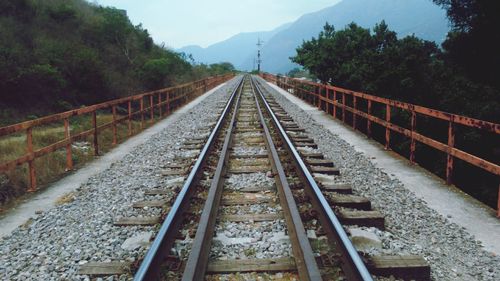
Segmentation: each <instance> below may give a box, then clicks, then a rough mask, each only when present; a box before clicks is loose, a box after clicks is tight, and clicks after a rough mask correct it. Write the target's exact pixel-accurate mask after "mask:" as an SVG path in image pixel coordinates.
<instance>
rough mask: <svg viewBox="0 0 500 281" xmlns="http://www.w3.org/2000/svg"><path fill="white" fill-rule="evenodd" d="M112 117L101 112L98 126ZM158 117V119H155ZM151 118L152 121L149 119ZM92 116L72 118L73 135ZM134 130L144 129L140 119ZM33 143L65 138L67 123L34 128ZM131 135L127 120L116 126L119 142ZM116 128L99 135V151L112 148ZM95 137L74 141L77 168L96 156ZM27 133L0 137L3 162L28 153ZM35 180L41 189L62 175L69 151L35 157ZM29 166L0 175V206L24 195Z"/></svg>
mask: <svg viewBox="0 0 500 281" xmlns="http://www.w3.org/2000/svg"><path fill="white" fill-rule="evenodd" d="M112 120H113V116H112V115H111V114H98V116H97V123H98V125H102V124H105V123H107V122H111V121H112ZM156 120H157V119H156ZM148 121H149V120H148ZM148 121H147V122H145V128H147V127H148V126H150V125H151V124H150V122H148ZM91 128H92V126H91V117H90V116H77V117H73V118H71V119H70V131H71V134H72V135H74V134H78V133H80V132H83V131H86V130H89V129H91ZM132 128H133V133H134V134H136V133H138V132H140V131H141V129H140V120H139V121H137V120H134V121H133V122H132ZM32 134H33V146H34V149H35V150H36V149H40V148H43V147H45V146H48V145H50V144H53V143H55V142H58V141H61V140H63V139H64V124H63V122H59V123H54V124H52V125H51V126H40V127H35V128H33V131H32ZM127 138H128V125H127V123H126V122H123V123H121V124H118V126H117V140H118V143H121V142H123V141H125V140H126V139H127ZM112 141H113V130H112V128H108V129H106V130H104V131H101V132H100V133H99V136H98V142H99V153H100V154H101V155H102V154H104V153H106V152H107V151H109V150H110V149H112V148H113V144H112ZM92 143H93V137H92V136H89V137H87V138H86V139H82V140H80V141H77V142H75V143H73V145H72V149H71V151H72V160H73V165H74V169H78V168H79V167H81V166H82V165H83V164H85V163H86V162H88V161H90V160H92V159H94V150H93V147H92ZM26 152H27V151H26V134H25V133H20V134H12V135H9V136H6V137H2V138H0V163H5V162H8V161H12V160H14V159H16V158H19V157H21V156H23V155H25V154H26ZM34 164H35V170H36V180H37V186H38V188H43V187H44V186H45V185H47V184H48V183H51V182H53V181H55V180H57V179H60V178H61V177H63V176H64V175H65V174H66V173H67V172H68V171H67V167H66V150H65V149H59V150H57V151H54V152H52V153H49V154H47V155H44V156H42V157H40V158H37V159H35V161H34ZM27 166H28V165H27V164H23V165H21V166H18V167H17V168H16V169H14V170H12V171H9V172H7V173H6V174H3V175H2V174H0V206H1V205H2V204H5V203H7V202H9V201H10V200H12V199H14V198H16V197H19V196H20V195H22V194H24V193H25V192H26V190H27V187H28V185H29V179H28V167H27Z"/></svg>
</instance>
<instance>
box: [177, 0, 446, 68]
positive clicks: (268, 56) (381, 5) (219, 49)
mask: <svg viewBox="0 0 500 281" xmlns="http://www.w3.org/2000/svg"><path fill="white" fill-rule="evenodd" d="M382 20H385V21H386V23H387V24H388V25H389V28H390V29H391V30H394V31H396V32H397V33H398V35H399V36H400V37H404V36H407V35H411V34H415V36H417V37H420V38H423V39H426V40H431V41H435V42H436V43H438V44H441V42H443V41H444V39H445V38H446V34H447V32H448V30H449V22H448V20H447V18H446V11H445V10H443V9H442V8H441V7H439V6H437V5H435V4H434V3H433V2H432V1H431V0H344V1H342V2H339V3H338V4H336V5H333V6H331V7H328V8H325V9H323V10H320V11H317V12H314V13H310V14H305V15H303V16H302V17H300V18H299V19H298V20H296V21H295V22H293V23H291V24H287V25H283V26H280V27H279V28H277V29H275V30H273V31H268V32H252V33H241V34H238V35H235V36H233V37H231V38H229V39H228V40H225V41H222V42H219V43H217V44H214V45H211V46H209V47H207V48H205V49H204V48H201V47H198V46H188V47H184V48H183V49H181V51H184V52H186V53H191V54H193V56H194V57H195V60H197V61H200V62H205V63H213V62H220V61H229V62H231V63H233V64H234V65H235V66H236V68H238V69H241V70H251V69H253V67H254V59H255V52H256V46H255V43H256V41H257V37H259V36H260V37H261V39H263V40H264V41H265V44H264V46H263V47H262V61H263V63H262V69H263V70H264V71H268V72H273V73H279V72H281V73H285V72H287V71H289V70H291V69H292V68H294V67H296V66H297V65H295V64H293V63H292V62H291V61H290V59H289V57H291V56H294V55H295V49H296V48H297V47H298V46H300V45H301V44H302V41H303V40H309V39H311V37H317V35H318V33H319V32H320V31H321V30H322V29H323V26H324V25H325V22H328V23H330V24H333V25H334V26H335V28H336V29H342V28H344V27H345V26H346V25H347V24H349V23H351V22H356V23H357V24H358V25H360V26H363V27H365V28H372V27H373V26H374V25H375V24H376V23H379V22H380V21H382Z"/></svg>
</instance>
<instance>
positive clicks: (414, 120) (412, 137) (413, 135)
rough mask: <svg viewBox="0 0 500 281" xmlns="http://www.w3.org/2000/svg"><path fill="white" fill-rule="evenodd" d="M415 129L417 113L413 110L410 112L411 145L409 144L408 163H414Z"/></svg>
mask: <svg viewBox="0 0 500 281" xmlns="http://www.w3.org/2000/svg"><path fill="white" fill-rule="evenodd" d="M416 129H417V113H415V110H413V109H412V110H411V143H410V163H412V164H414V163H415V148H416V141H415V130H416Z"/></svg>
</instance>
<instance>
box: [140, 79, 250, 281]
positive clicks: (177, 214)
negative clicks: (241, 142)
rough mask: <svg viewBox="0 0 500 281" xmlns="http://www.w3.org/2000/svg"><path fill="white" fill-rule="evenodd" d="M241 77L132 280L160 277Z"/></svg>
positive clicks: (240, 82) (141, 280)
mask: <svg viewBox="0 0 500 281" xmlns="http://www.w3.org/2000/svg"><path fill="white" fill-rule="evenodd" d="M242 81H243V78H240V81H239V82H238V84H237V87H235V89H234V90H233V92H232V93H231V97H230V99H229V101H228V102H227V104H226V107H225V108H224V111H223V112H222V114H221V116H220V117H219V120H218V121H217V123H216V125H215V128H214V129H213V130H212V132H211V134H210V136H209V138H208V141H207V142H206V144H205V145H204V146H203V149H202V151H201V152H200V155H199V157H198V159H197V160H196V162H195V164H194V166H193V169H192V170H191V172H190V173H189V176H188V178H187V179H186V181H185V182H184V185H183V186H182V189H181V191H180V192H179V194H178V195H177V198H176V199H175V202H174V204H173V205H172V207H171V209H170V211H169V213H168V215H167V217H166V218H165V221H164V222H163V224H162V226H161V228H160V231H159V232H158V233H157V235H156V238H155V240H154V241H153V243H152V244H151V247H150V248H149V250H148V252H147V253H146V256H145V257H144V259H143V261H142V263H141V265H140V267H139V269H138V271H137V272H136V274H135V276H134V280H135V281H149V280H158V279H159V275H160V268H161V264H162V263H163V261H164V258H165V257H166V256H167V255H168V253H169V252H170V249H171V248H172V244H173V242H174V241H175V236H176V234H177V232H178V230H179V225H180V223H181V222H182V219H183V216H182V213H183V211H184V209H185V207H186V206H187V203H189V199H190V197H191V195H192V193H193V189H194V186H195V185H196V183H197V182H198V181H199V174H200V173H199V172H200V171H201V170H202V167H203V166H204V163H205V160H206V159H207V156H208V151H209V150H210V149H211V148H212V146H213V144H214V143H215V139H216V135H217V133H218V132H219V130H220V129H221V127H222V123H223V122H224V120H225V118H226V116H227V115H228V112H229V111H230V108H231V105H232V104H233V101H234V97H235V96H236V93H237V90H238V89H239V88H240V86H241V85H242Z"/></svg>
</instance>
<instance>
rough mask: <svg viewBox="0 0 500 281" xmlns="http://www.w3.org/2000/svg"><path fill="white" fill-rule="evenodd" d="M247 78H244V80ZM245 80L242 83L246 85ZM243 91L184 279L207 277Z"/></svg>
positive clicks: (238, 99) (231, 122)
mask: <svg viewBox="0 0 500 281" xmlns="http://www.w3.org/2000/svg"><path fill="white" fill-rule="evenodd" d="M244 79H245V78H243V80H244ZM244 83H245V82H243V84H242V85H244ZM242 92H243V86H241V88H240V93H239V94H238V98H237V100H236V103H235V107H234V111H233V117H232V118H231V121H230V123H229V127H228V129H227V131H226V137H225V138H224V145H223V146H222V150H221V152H220V157H219V161H218V162H217V168H216V170H215V173H214V177H213V179H212V183H211V184H210V189H209V190H208V195H207V199H206V201H205V205H204V207H203V212H202V214H201V216H200V221H199V224H198V228H197V229H196V236H195V238H194V241H193V244H192V247H191V252H190V253H189V257H188V260H187V263H186V267H185V269H184V273H183V274H182V280H183V281H190V280H203V279H204V277H205V272H206V269H207V265H208V257H209V254H210V246H211V244H212V236H213V233H214V229H215V223H216V221H217V212H218V211H219V205H220V200H221V197H222V191H223V189H224V188H223V184H224V176H225V174H226V169H227V165H226V164H227V161H228V159H229V154H230V153H229V152H230V151H229V148H230V147H231V142H232V138H233V130H234V128H235V125H236V116H237V114H238V109H239V104H240V99H241V93H242Z"/></svg>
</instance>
